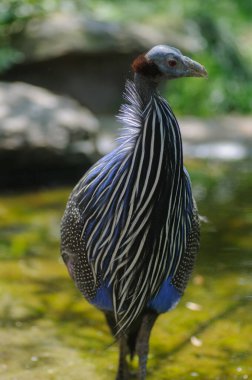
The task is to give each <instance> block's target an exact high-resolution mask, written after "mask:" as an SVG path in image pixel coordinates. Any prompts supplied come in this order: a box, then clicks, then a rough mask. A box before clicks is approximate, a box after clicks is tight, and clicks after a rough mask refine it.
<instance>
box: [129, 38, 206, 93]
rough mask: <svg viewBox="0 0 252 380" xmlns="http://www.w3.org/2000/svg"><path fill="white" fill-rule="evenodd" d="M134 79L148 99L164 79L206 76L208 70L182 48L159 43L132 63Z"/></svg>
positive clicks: (140, 91)
mask: <svg viewBox="0 0 252 380" xmlns="http://www.w3.org/2000/svg"><path fill="white" fill-rule="evenodd" d="M132 68H133V71H134V72H135V76H134V81H135V83H136V86H137V88H138V90H139V93H140V95H141V97H142V98H143V100H145V101H147V100H148V99H149V97H150V95H151V93H152V92H153V91H155V90H156V87H157V85H158V84H159V83H160V82H161V81H163V80H170V79H176V78H183V77H205V78H207V71H206V69H205V68H204V66H202V65H201V64H200V63H198V62H196V61H193V60H192V59H191V58H188V57H186V56H184V55H183V54H182V53H181V51H180V50H178V49H176V48H174V47H170V46H167V45H157V46H154V47H153V48H152V49H150V50H149V51H148V52H147V53H146V54H142V55H140V56H139V57H137V58H136V59H135V60H134V62H133V63H132Z"/></svg>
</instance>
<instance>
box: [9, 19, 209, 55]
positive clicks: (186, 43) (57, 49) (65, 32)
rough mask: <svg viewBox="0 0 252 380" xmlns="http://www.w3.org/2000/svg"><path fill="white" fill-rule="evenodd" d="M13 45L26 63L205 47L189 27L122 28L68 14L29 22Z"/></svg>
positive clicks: (134, 24)
mask: <svg viewBox="0 0 252 380" xmlns="http://www.w3.org/2000/svg"><path fill="white" fill-rule="evenodd" d="M12 41H13V43H14V45H15V46H16V47H17V48H18V49H19V50H20V51H21V52H22V53H23V54H24V58H25V60H29V61H31V60H33V61H34V60H35V61H36V60H41V59H48V58H49V57H51V58H52V57H58V56H61V55H65V54H67V53H71V52H79V53H80V52H82V53H89V54H90V53H95V52H96V53H101V52H112V51H117V52H132V51H135V50H145V49H148V48H150V47H151V46H153V45H155V44H160V43H165V44H167V43H168V42H169V44H171V45H173V44H174V45H175V46H177V47H180V48H181V49H185V50H186V51H188V50H190V51H198V50H201V49H202V47H203V45H204V42H203V40H202V38H201V36H200V33H198V32H197V31H196V30H195V25H191V24H189V23H187V25H186V28H184V29H183V30H181V26H179V27H178V28H177V29H176V30H174V24H173V23H170V24H167V23H166V24H165V25H159V26H158V27H157V25H155V24H154V25H151V24H143V23H142V24H141V23H139V22H138V23H136V22H132V21H129V22H128V23H127V24H122V23H119V22H105V21H100V20H99V21H98V20H95V19H92V18H90V17H86V16H84V15H83V14H76V13H69V12H68V13H64V12H62V13H52V14H49V15H47V16H46V17H44V18H33V19H31V20H30V21H28V22H27V24H26V26H25V28H24V30H22V31H21V32H20V31H19V33H17V34H16V35H14V36H13V37H12Z"/></svg>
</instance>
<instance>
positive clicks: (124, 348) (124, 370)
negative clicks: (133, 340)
mask: <svg viewBox="0 0 252 380" xmlns="http://www.w3.org/2000/svg"><path fill="white" fill-rule="evenodd" d="M104 314H105V317H106V320H107V323H108V325H109V328H110V330H111V333H112V335H113V336H114V337H115V338H116V340H118V343H119V362H118V370H117V375H116V380H128V379H129V370H128V363H127V361H126V356H127V355H128V353H129V349H128V345H127V339H128V337H127V335H123V334H121V335H120V336H119V337H117V336H116V333H117V328H116V321H115V318H114V314H113V313H111V312H106V313H104Z"/></svg>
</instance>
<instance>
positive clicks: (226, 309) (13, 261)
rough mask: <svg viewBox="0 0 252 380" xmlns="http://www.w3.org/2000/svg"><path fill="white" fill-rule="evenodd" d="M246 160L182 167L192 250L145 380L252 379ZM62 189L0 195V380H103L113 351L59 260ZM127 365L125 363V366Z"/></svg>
mask: <svg viewBox="0 0 252 380" xmlns="http://www.w3.org/2000/svg"><path fill="white" fill-rule="evenodd" d="M251 164H252V163H251V162H246V161H245V162H237V163H234V164H232V165H231V164H223V163H222V164H220V163H217V162H207V161H190V162H188V163H187V166H188V169H189V171H190V173H191V177H192V181H193V187H194V193H195V196H196V199H197V200H198V206H199V209H200V213H201V214H202V215H204V216H206V217H207V219H208V223H204V224H203V225H202V244H201V252H200V256H199V258H198V261H197V265H196V268H195V271H194V274H193V277H192V280H191V282H190V285H189V287H188V289H187V291H186V294H185V296H184V297H183V299H182V300H181V302H180V304H179V306H178V307H177V308H176V309H175V310H174V311H171V312H170V313H167V314H165V315H162V316H161V317H160V318H159V319H158V321H157V323H156V325H155V327H154V329H153V334H152V337H151V350H150V357H149V363H148V379H154V380H161V379H162V380H165V379H172V380H183V379H184V380H187V379H190V378H196V379H200V380H212V379H215V380H217V379H219V380H225V379H227V380H229V379H252V175H251V167H252V165H251ZM69 192H70V189H56V190H50V191H39V192H36V193H25V194H21V195H10V196H1V197H0V228H1V235H0V264H1V265H0V379H1V380H30V379H32V380H34V379H36V380H49V379H50V380H64V379H68V380H80V379H92V380H96V379H103V380H106V379H107V380H108V379H113V378H114V376H115V371H116V366H117V347H116V346H115V345H111V343H112V339H111V336H110V334H109V332H108V328H107V326H106V324H105V322H104V319H103V315H102V314H101V313H100V312H98V311H97V310H95V309H94V308H93V307H92V306H90V305H89V304H88V303H87V302H86V301H84V300H83V299H82V297H81V295H80V294H79V292H78V291H77V290H76V289H75V288H74V285H73V283H72V282H71V280H70V278H69V276H68V274H67V272H66V269H65V267H64V265H63V263H62V262H61V260H60V259H59V223H60V218H61V215H62V213H63V210H64V206H65V203H66V200H67V197H68V194H69ZM134 367H136V363H133V369H134Z"/></svg>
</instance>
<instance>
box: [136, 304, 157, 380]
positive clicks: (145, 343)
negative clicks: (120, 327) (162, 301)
mask: <svg viewBox="0 0 252 380" xmlns="http://www.w3.org/2000/svg"><path fill="white" fill-rule="evenodd" d="M157 316H158V315H157V314H156V313H154V312H147V313H146V314H145V315H144V316H143V319H142V323H141V326H140V330H139V333H138V336H137V342H136V353H137V355H138V357H139V370H138V379H139V380H145V378H146V366H147V359H148V352H149V339H150V333H151V329H152V327H153V325H154V323H155V321H156V319H157Z"/></svg>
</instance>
